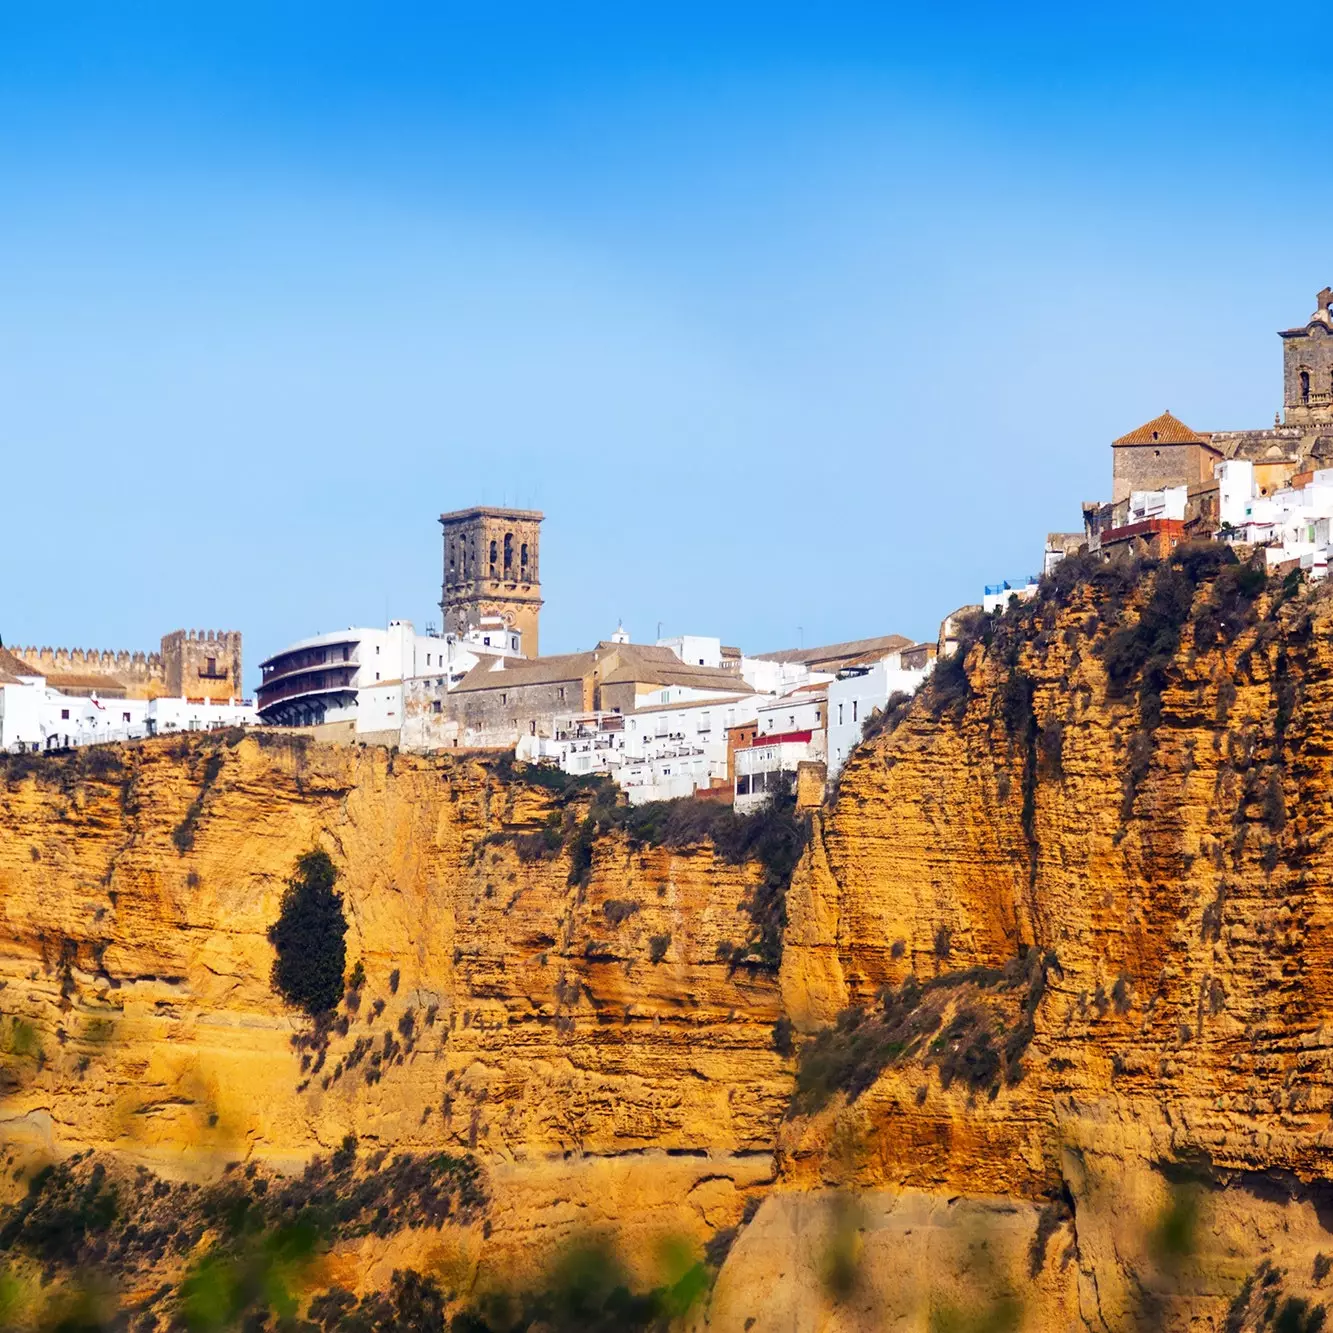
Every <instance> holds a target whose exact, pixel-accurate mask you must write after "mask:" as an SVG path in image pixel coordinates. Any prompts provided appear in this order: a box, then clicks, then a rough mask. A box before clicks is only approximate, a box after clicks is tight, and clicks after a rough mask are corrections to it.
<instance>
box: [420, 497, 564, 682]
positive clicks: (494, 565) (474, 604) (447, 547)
mask: <svg viewBox="0 0 1333 1333" xmlns="http://www.w3.org/2000/svg"><path fill="white" fill-rule="evenodd" d="M541 522H542V515H541V514H539V513H538V512H537V511H536V510H535V509H491V508H489V507H487V506H485V505H479V506H477V507H476V508H474V509H459V510H457V511H456V512H454V513H452V514H441V515H440V526H441V527H442V528H443V529H444V593H443V596H442V597H441V598H440V611H441V612H442V613H443V615H444V628H445V630H446V631H448V632H451V633H461V632H463V631H464V630H469V629H476V628H478V627H479V626H480V624H481V619H482V617H483V616H500V617H501V618H502V619H503V620H504V621H505V623H506V624H507V625H509V626H511V627H512V628H514V629H517V630H519V631H520V632H521V633H522V635H523V653H524V656H526V657H536V656H537V617H538V615H539V614H540V612H541V609H542V589H541V569H540V567H539V565H538V563H537V548H538V544H539V541H540V529H541Z"/></svg>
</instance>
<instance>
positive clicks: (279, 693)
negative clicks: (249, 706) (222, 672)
mask: <svg viewBox="0 0 1333 1333" xmlns="http://www.w3.org/2000/svg"><path fill="white" fill-rule="evenodd" d="M340 665H341V664H340ZM338 674H339V673H337V672H335V671H333V670H332V669H331V668H318V667H315V668H310V669H309V670H307V671H306V672H304V673H301V677H302V678H301V679H297V678H295V676H294V675H293V676H288V677H286V678H284V679H283V680H281V681H279V682H275V683H273V684H269V683H268V682H265V683H264V684H262V685H261V686H260V687H259V709H260V711H261V712H263V710H264V709H266V708H271V707H272V706H273V705H274V704H277V703H281V702H282V701H283V700H284V699H294V698H297V697H298V696H302V695H304V696H315V695H326V696H327V695H332V694H355V693H356V686H355V685H354V684H352V674H353V672H352V669H351V668H350V665H349V668H348V670H347V671H346V673H345V675H344V676H343V678H342V679H338V678H337V676H338ZM307 677H308V678H307ZM329 677H332V679H329Z"/></svg>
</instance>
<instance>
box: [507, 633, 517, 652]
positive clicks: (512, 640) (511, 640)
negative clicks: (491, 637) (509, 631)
mask: <svg viewBox="0 0 1333 1333" xmlns="http://www.w3.org/2000/svg"><path fill="white" fill-rule="evenodd" d="M509 646H510V647H511V648H512V649H513V650H514V651H515V652H518V635H517V634H513V635H510V638H509Z"/></svg>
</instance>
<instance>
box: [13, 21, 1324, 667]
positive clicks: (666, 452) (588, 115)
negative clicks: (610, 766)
mask: <svg viewBox="0 0 1333 1333" xmlns="http://www.w3.org/2000/svg"><path fill="white" fill-rule="evenodd" d="M1094 9H1095V11H1096V12H1093V11H1094ZM1081 11H1083V12H1081ZM1331 29H1333V22H1331V21H1330V18H1329V17H1328V16H1327V14H1325V13H1324V12H1323V11H1320V10H1318V9H1317V8H1316V9H1311V8H1310V7H1306V8H1305V9H1303V10H1301V11H1299V13H1297V12H1295V11H1292V10H1290V9H1288V8H1285V7H1280V6H1272V5H1269V6H1262V7H1261V6H1254V7H1252V8H1250V9H1248V10H1237V9H1228V8H1226V7H1225V6H1217V5H1209V6H1203V5H1199V6H1189V7H1162V6H1159V5H1143V6H1136V5H1119V6H1098V7H1093V6H1069V5H1060V6H1055V5H1050V6H1047V5H1040V6H1028V7H1014V6H1005V5H994V4H989V5H985V6H980V5H977V6H971V5H959V4H955V5H950V6H927V5H912V6H906V5H904V6H901V7H895V6H891V5H887V4H873V5H864V6H862V5H853V4H844V5H837V4H829V5H811V4H800V5H785V4H781V3H774V2H773V0H770V2H769V3H765V4H762V5H758V4H756V5H753V6H751V5H739V4H732V5H726V4H721V5H719V4H707V5H703V4H701V5H691V4H687V3H681V2H680V0H676V2H675V3H671V4H662V5H648V4H644V5H635V4H630V5H626V4H614V5H613V4H606V5H598V6H591V5H580V4H562V5H532V6H525V5H517V4H511V5H505V4H491V5H481V4H472V5H467V6H461V5H449V4H445V3H439V4H430V5H426V4H423V5H421V6H404V5H395V4H392V3H384V4H374V5H370V4H364V3H361V4H355V5H353V4H339V3H328V2H327V0H325V2H324V3H318V4H314V3H311V4H282V3H266V4H262V5H261V4H246V3H236V2H235V0H233V2H232V3H228V4H225V5H224V4H215V5H210V6H203V5H189V4H184V5H183V4H178V3H172V4H170V5H167V4H163V5H160V6H157V7H148V6H142V5H141V6H131V5H113V4H106V5H101V6H94V5H81V4H79V3H70V4H66V5H61V6H55V5H51V4H47V3H44V0H30V2H29V0H10V2H9V3H6V4H5V5H3V6H0V274H2V275H3V289H2V290H0V469H2V470H0V476H2V477H3V494H0V523H3V527H4V535H5V542H4V549H5V552H6V556H7V559H6V573H5V577H4V578H3V580H2V581H0V634H3V636H4V638H5V641H6V642H7V643H10V644H15V643H26V642H29V641H35V642H38V643H53V644H68V645H76V646H82V645H86V646H98V647H130V648H134V647H151V646H154V645H155V644H156V642H157V639H158V637H159V636H160V635H161V634H162V633H163V632H164V631H166V630H169V629H172V628H175V627H177V626H181V625H197V626H210V627H218V628H221V627H234V628H239V629H241V630H243V631H244V633H245V635H246V639H247V659H248V662H249V666H250V669H249V670H248V671H247V675H249V676H250V677H251V679H253V675H254V671H253V668H254V666H255V664H257V662H258V661H259V659H260V657H261V656H263V655H265V654H267V653H269V652H271V651H273V650H274V649H276V648H278V647H280V646H281V645H282V644H283V643H285V642H287V641H289V640H291V639H294V638H297V637H300V636H302V635H305V634H309V633H313V632H316V631H319V630H327V629H331V628H336V627H338V626H340V625H345V624H349V623H370V624H377V623H382V621H383V618H384V616H385V613H386V610H387V611H388V612H389V613H390V614H392V615H405V616H410V617H412V618H414V619H416V620H417V621H418V622H419V623H424V622H425V621H426V620H428V619H429V618H430V617H431V616H432V615H434V614H435V610H434V602H435V600H436V599H437V598H438V595H439V578H440V554H439V535H438V534H439V528H438V525H437V523H436V521H435V519H436V516H437V515H438V514H439V513H440V511H441V510H446V509H454V508H459V507H462V506H464V505H467V504H471V503H475V502H479V501H485V502H489V503H499V502H508V503H518V504H522V505H525V506H534V507H539V508H541V509H543V510H545V511H546V514H547V516H548V517H547V522H546V526H545V531H544V537H543V547H542V550H543V562H544V564H543V574H544V584H545V593H546V597H547V606H546V610H545V612H544V620H543V647H544V648H545V649H546V650H547V651H559V650H568V649H573V648H576V647H581V646H584V645H586V644H588V643H590V642H591V641H593V640H595V639H596V638H597V637H599V636H604V635H606V634H608V633H609V632H610V631H611V630H612V629H613V628H614V627H615V624H616V621H617V619H618V618H620V617H622V616H623V617H624V620H625V623H626V625H627V626H628V627H629V629H630V631H631V633H632V634H633V635H634V636H635V637H636V638H651V637H652V636H653V635H654V634H655V633H656V629H657V625H658V622H661V624H662V625H663V628H664V632H667V633H671V632H695V633H715V634H720V635H721V636H722V637H723V638H724V640H726V641H729V642H733V643H737V644H740V645H742V646H744V647H747V648H750V649H754V650H759V649H765V648H772V647H777V646H783V645H786V644H790V643H793V642H795V641H796V639H797V637H798V633H800V634H802V635H803V637H804V641H805V642H806V643H812V642H816V641H827V640H836V639H843V638H850V637H854V636H859V635H864V634H872V633H880V632H886V631H902V632H905V633H909V634H913V635H917V636H925V635H933V634H934V632H935V628H936V626H937V623H938V621H939V619H940V617H941V615H942V614H944V613H945V612H947V611H949V610H950V609H952V608H953V607H955V606H957V605H958V604H960V603H962V602H965V601H968V600H973V599H975V598H976V597H977V595H978V593H979V591H980V585H981V584H982V583H983V582H985V581H993V580H996V579H999V578H1003V577H1014V576H1018V575H1022V574H1025V573H1027V572H1029V571H1031V570H1034V569H1035V568H1036V567H1037V564H1038V561H1039V558H1040V551H1041V545H1042V539H1043V536H1044V534H1045V532H1046V531H1047V530H1048V529H1064V528H1074V527H1077V526H1078V523H1079V503H1080V501H1082V500H1083V499H1085V498H1095V497H1104V496H1105V495H1106V494H1107V492H1108V490H1109V471H1110V458H1109V450H1108V448H1107V445H1108V442H1109V441H1110V439H1111V438H1113V437H1114V436H1115V435H1117V434H1120V433H1121V432H1123V431H1125V430H1127V429H1129V428H1131V427H1133V426H1135V425H1138V424H1139V423H1140V422H1142V421H1144V420H1146V419H1148V418H1149V417H1152V416H1155V415H1156V414H1157V413H1158V412H1160V411H1162V410H1163V409H1164V408H1167V407H1169V408H1170V409H1171V410H1172V411H1174V412H1175V413H1176V414H1177V415H1179V416H1181V417H1183V418H1184V419H1185V420H1186V421H1187V422H1189V423H1190V424H1191V425H1195V426H1197V427H1199V428H1201V429H1202V428H1209V427H1219V428H1220V427H1239V426H1251V425H1262V424H1265V423H1267V422H1269V421H1271V420H1272V416H1273V412H1274V410H1275V408H1276V407H1277V406H1279V400H1280V381H1279V367H1280V352H1279V344H1278V339H1277V338H1276V337H1275V336H1274V330H1276V329H1278V328H1280V327H1286V326H1288V325H1290V324H1293V323H1297V322H1300V321H1301V320H1303V319H1304V318H1305V317H1306V316H1308V315H1309V313H1310V311H1311V309H1312V308H1313V296H1314V293H1315V292H1316V291H1317V290H1318V289H1319V288H1320V287H1322V286H1323V285H1324V284H1325V283H1328V282H1331V281H1333V227H1331V226H1330V224H1329V221H1328V219H1329V217H1330V216H1331V215H1333V213H1331V211H1330V202H1333V201H1331V199H1330V195H1331V194H1333V173H1330V170H1329V161H1330V158H1329V143H1330V135H1329V126H1328V117H1327V114H1326V112H1325V110H1324V106H1325V102H1326V99H1327V89H1328V85H1329V74H1328V52H1329V49H1330V43H1329V40H1328V39H1329V37H1330V35H1333V34H1331ZM798 627H799V628H798Z"/></svg>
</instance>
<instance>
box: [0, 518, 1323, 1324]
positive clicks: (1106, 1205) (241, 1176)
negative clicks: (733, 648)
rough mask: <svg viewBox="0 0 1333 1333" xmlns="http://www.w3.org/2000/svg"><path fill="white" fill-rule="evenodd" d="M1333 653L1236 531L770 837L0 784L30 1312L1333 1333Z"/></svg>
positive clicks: (356, 795) (357, 780)
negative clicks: (1326, 1327) (1326, 1332)
mask: <svg viewBox="0 0 1333 1333" xmlns="http://www.w3.org/2000/svg"><path fill="white" fill-rule="evenodd" d="M1330 631H1333V595H1331V594H1329V593H1328V591H1327V585H1325V584H1320V583H1316V582H1312V581H1310V580H1309V579H1308V578H1307V577H1306V576H1305V575H1303V574H1302V572H1301V570H1300V569H1299V568H1296V569H1292V570H1285V569H1283V570H1280V571H1278V572H1277V573H1276V574H1270V573H1269V572H1268V571H1267V570H1266V568H1265V566H1264V562H1263V560H1262V559H1259V560H1257V561H1255V562H1247V561H1243V560H1238V559H1237V556H1236V555H1235V553H1234V552H1233V551H1232V550H1231V549H1230V548H1228V547H1226V546H1223V545H1221V544H1214V543H1210V542H1185V543H1184V544H1182V545H1179V546H1177V547H1176V548H1175V549H1174V551H1172V552H1171V553H1170V554H1169V555H1166V556H1164V557H1163V558H1160V559H1159V558H1155V557H1131V556H1128V555H1126V556H1124V557H1122V558H1118V559H1113V560H1110V561H1106V562H1103V561H1101V560H1100V559H1098V558H1097V557H1096V556H1093V555H1082V556H1070V557H1068V558H1066V559H1064V560H1063V561H1062V562H1061V563H1059V564H1058V565H1057V566H1056V567H1055V569H1054V571H1053V572H1052V573H1051V574H1050V575H1048V576H1047V577H1046V578H1044V579H1043V580H1042V582H1041V584H1040V586H1039V588H1038V589H1037V591H1036V592H1035V594H1034V595H1033V596H1031V597H1030V598H1029V599H1028V600H1025V601H1022V602H1017V601H1015V602H1013V603H1011V604H1010V605H1009V606H1008V608H1007V609H1001V610H997V611H995V612H994V613H992V614H989V615H987V614H982V613H977V614H974V615H972V616H970V617H967V618H966V619H965V620H964V621H963V623H961V624H960V625H959V626H958V629H957V633H958V647H957V649H956V651H955V652H953V653H952V654H951V655H948V656H942V657H941V658H940V660H939V661H938V662H937V664H936V666H935V669H934V671H933V673H932V674H931V675H930V677H929V679H928V680H927V681H926V683H925V684H924V685H922V687H921V688H920V690H919V691H918V693H917V694H916V695H915V697H913V698H912V699H910V700H907V699H906V698H901V699H897V698H895V699H894V700H893V701H891V703H890V705H889V706H888V707H887V708H885V709H883V710H881V711H879V712H876V713H875V714H874V716H873V717H871V718H870V720H869V722H868V724H867V725H866V728H865V733H866V734H865V738H864V739H863V740H862V741H861V743H860V744H859V745H858V746H857V747H856V748H855V749H854V750H853V751H852V753H851V755H850V758H848V760H847V762H846V764H845V766H844V767H843V769H842V771H841V773H840V774H839V775H838V779H837V781H836V783H835V784H833V786H832V788H831V790H830V791H829V792H828V793H827V794H826V795H823V793H821V795H823V799H822V801H821V800H820V799H819V798H818V797H816V798H815V799H814V800H804V801H803V800H786V799H776V798H775V800H774V801H773V802H772V803H770V804H767V805H760V806H758V807H756V808H754V809H753V810H751V811H749V812H741V811H737V810H734V809H733V808H731V807H729V806H726V805H724V804H721V803H718V802H716V801H707V800H701V799H698V798H687V799H683V800H678V801H670V802H663V803H649V804H646V805H638V806H630V805H627V804H626V803H625V799H624V797H623V795H621V794H620V793H618V792H617V791H616V789H615V787H614V786H613V785H611V784H610V783H609V782H608V781H607V780H606V779H605V778H603V777H599V776H597V775H588V776H586V777H580V776H577V775H571V774H569V773H566V772H563V771H560V770H556V769H551V768H542V767H538V766H536V765H526V764H523V763H520V762H517V761H516V760H514V759H513V758H512V757H511V756H507V755H506V756H496V755H495V754H484V753H478V752H469V751H468V750H466V749H458V750H453V751H449V752H445V753H440V754H435V755H410V754H404V753H400V752H398V751H396V750H395V749H393V748H391V747H376V746H366V747H347V746H334V745H326V744H322V743H320V742H319V741H317V740H314V739H312V738H310V737H308V736H304V735H299V734H284V733H282V732H280V731H276V730H252V731H243V730H241V729H239V728H237V729H234V730H226V731H216V732H211V733H203V734H179V735H174V736H164V737H158V738H156V739H148V740H143V741H138V742H134V743H130V744H125V745H117V746H109V747H107V746H98V747H94V748H88V749H83V750H73V751H70V752H67V753H63V754H57V755H39V754H19V755H13V756H7V757H5V758H4V759H2V760H0V765H2V767H0V1121H2V1122H3V1126H4V1135H3V1147H4V1157H5V1168H6V1170H5V1175H4V1185H3V1190H4V1195H3V1203H4V1210H3V1213H2V1214H0V1256H2V1257H3V1260H4V1273H3V1276H2V1277H0V1305H2V1307H3V1309H2V1310H0V1315H2V1316H3V1318H2V1319H0V1322H3V1323H4V1324H5V1325H6V1326H12V1327H20V1328H21V1327H28V1328H40V1327H57V1326H60V1327H69V1328H94V1327H123V1328H132V1329H135V1330H140V1329H141V1330H145V1331H146V1330H150V1329H163V1330H165V1329H168V1328H230V1327H245V1328H254V1329H260V1328H279V1327H282V1328H288V1327H292V1328H302V1329H308V1330H309V1329H322V1330H330V1331H331V1330H335V1329H388V1328H409V1329H416V1328H420V1329H428V1328H433V1329H440V1328H446V1327H452V1328H455V1329H460V1330H464V1329H470V1330H486V1329H493V1330H501V1329H513V1328H534V1329H535V1328H553V1329H574V1328H602V1329H608V1330H609V1329H621V1328H655V1327H666V1326H671V1327H676V1328H693V1329H705V1328H707V1329H717V1330H726V1331H727V1333H730V1331H731V1330H735V1331H736V1333H742V1331H743V1330H751V1329H754V1330H761V1331H762V1330H793V1331H795V1330H803V1329H812V1328H821V1329H837V1330H862V1329H865V1330H869V1329H883V1328H893V1329H965V1328H966V1329H982V1328H988V1329H1020V1328H1022V1329H1087V1330H1129V1329H1182V1330H1183V1329H1219V1330H1221V1329H1228V1330H1236V1331H1239V1330H1250V1329H1260V1328H1285V1329H1293V1330H1302V1329H1309V1330H1315V1329H1318V1328H1319V1327H1321V1326H1322V1322H1323V1318H1324V1316H1323V1314H1322V1310H1323V1307H1324V1304H1325V1303H1326V1301H1327V1300H1328V1299H1329V1297H1330V1296H1333V1290H1330V1289H1331V1288H1333V1279H1331V1278H1330V1274H1333V1234H1330V1232H1333V1210H1331V1209H1330V1201H1331V1200H1333V1185H1331V1184H1330V1181H1333V1136H1331V1135H1330V1131H1329V1124H1330V1120H1329V1117H1330V1111H1331V1110H1333V1055H1331V1054H1330V1037H1331V1036H1333V970H1331V969H1330V967H1329V965H1328V964H1329V961H1330V956H1331V955H1333V863H1331V862H1330V855H1333V852H1331V851H1330V848H1331V847H1333V843H1331V842H1330V839H1329V834H1330V831H1333V731H1331V730H1330V724H1329V718H1330V717H1333V647H1330V643H1331V642H1333V639H1331V637H1330ZM797 795H798V797H799V795H800V793H798V794H797ZM1326 1293H1328V1295H1326ZM61 1321H64V1322H63V1323H62V1322H61ZM71 1321H72V1322H71ZM1282 1321H1286V1322H1282Z"/></svg>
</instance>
